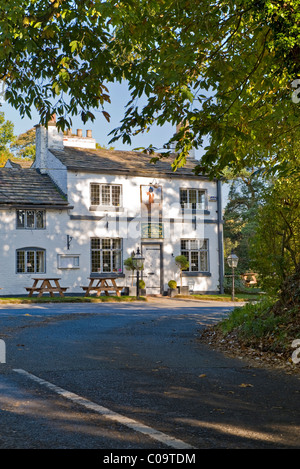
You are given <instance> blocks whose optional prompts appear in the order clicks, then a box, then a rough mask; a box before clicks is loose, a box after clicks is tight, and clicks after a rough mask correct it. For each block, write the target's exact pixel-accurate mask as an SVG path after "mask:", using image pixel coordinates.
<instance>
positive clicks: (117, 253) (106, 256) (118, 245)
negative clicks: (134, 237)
mask: <svg viewBox="0 0 300 469" xmlns="http://www.w3.org/2000/svg"><path fill="white" fill-rule="evenodd" d="M91 267H92V269H91V270H92V273H105V272H119V273H120V272H122V240H121V239H120V238H112V239H111V238H91Z"/></svg>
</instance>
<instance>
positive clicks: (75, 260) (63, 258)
mask: <svg viewBox="0 0 300 469" xmlns="http://www.w3.org/2000/svg"><path fill="white" fill-rule="evenodd" d="M57 261H58V262H57V267H58V268H59V269H79V255H77V254H58V256H57Z"/></svg>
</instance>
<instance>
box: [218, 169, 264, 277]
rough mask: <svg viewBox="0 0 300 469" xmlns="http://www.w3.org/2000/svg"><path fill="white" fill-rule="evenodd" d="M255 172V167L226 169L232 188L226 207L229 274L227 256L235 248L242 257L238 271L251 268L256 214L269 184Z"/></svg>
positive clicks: (226, 253) (225, 249)
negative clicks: (236, 170) (251, 250)
mask: <svg viewBox="0 0 300 469" xmlns="http://www.w3.org/2000/svg"><path fill="white" fill-rule="evenodd" d="M252 174H253V169H244V170H242V171H241V172H240V173H239V174H238V175H236V176H233V174H232V172H231V171H226V180H227V181H228V184H230V190H229V194H228V199H229V200H228V203H227V205H226V208H225V211H224V256H225V263H224V265H225V273H227V272H228V274H231V269H229V267H228V266H227V262H226V259H227V257H228V255H229V254H230V253H231V251H232V250H234V252H235V254H236V255H237V256H238V258H239V263H238V271H239V272H240V273H245V272H247V271H249V270H250V269H251V255H250V243H251V240H252V238H253V236H255V233H256V227H257V220H256V215H257V211H258V209H259V206H260V205H261V203H262V201H263V195H264V191H265V188H266V182H265V181H264V180H263V179H262V178H260V177H258V176H252Z"/></svg>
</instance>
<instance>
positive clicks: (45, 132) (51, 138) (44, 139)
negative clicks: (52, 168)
mask: <svg viewBox="0 0 300 469" xmlns="http://www.w3.org/2000/svg"><path fill="white" fill-rule="evenodd" d="M35 144H36V150H35V163H34V167H35V168H37V169H39V170H40V172H41V173H47V172H48V164H47V159H48V158H47V156H48V148H49V149H51V148H53V149H56V150H63V148H64V146H63V133H62V132H61V131H58V130H57V127H56V116H55V114H54V115H53V116H52V118H51V120H50V121H49V122H48V128H47V129H46V127H44V126H43V125H36V126H35Z"/></svg>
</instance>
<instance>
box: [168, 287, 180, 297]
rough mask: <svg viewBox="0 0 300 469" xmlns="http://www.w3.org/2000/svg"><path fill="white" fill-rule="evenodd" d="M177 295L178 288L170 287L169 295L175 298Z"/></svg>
mask: <svg viewBox="0 0 300 469" xmlns="http://www.w3.org/2000/svg"><path fill="white" fill-rule="evenodd" d="M176 295H178V288H168V296H170V297H171V298H173V297H174V296H176Z"/></svg>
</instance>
